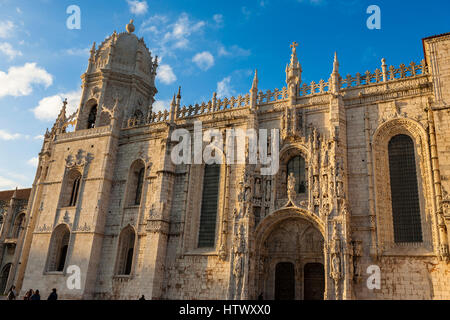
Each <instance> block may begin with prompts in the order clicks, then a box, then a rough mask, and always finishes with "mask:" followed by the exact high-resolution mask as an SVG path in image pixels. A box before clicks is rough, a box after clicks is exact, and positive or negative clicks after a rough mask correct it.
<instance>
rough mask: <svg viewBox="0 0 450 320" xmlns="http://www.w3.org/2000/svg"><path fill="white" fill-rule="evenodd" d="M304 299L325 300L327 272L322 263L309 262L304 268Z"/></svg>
mask: <svg viewBox="0 0 450 320" xmlns="http://www.w3.org/2000/svg"><path fill="white" fill-rule="evenodd" d="M303 279H304V294H303V299H304V300H323V296H324V291H325V272H324V267H323V264H321V263H307V264H306V265H305V268H304V277H303Z"/></svg>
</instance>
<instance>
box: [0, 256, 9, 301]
mask: <svg viewBox="0 0 450 320" xmlns="http://www.w3.org/2000/svg"><path fill="white" fill-rule="evenodd" d="M10 270H11V263H8V264H6V265H5V266H4V267H3V269H2V273H1V274H0V294H6V293H7V292H6V289H7V288H6V284H7V282H8V277H9V271H10ZM8 290H9V288H8Z"/></svg>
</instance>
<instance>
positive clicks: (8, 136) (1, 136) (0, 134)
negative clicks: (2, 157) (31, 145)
mask: <svg viewBox="0 0 450 320" xmlns="http://www.w3.org/2000/svg"><path fill="white" fill-rule="evenodd" d="M22 137H23V135H21V134H20V133H9V132H8V131H5V130H2V129H0V140H6V141H11V140H17V139H20V138H22Z"/></svg>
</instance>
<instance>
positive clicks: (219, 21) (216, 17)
mask: <svg viewBox="0 0 450 320" xmlns="http://www.w3.org/2000/svg"><path fill="white" fill-rule="evenodd" d="M213 19H214V21H215V22H216V24H217V26H218V27H222V26H223V15H221V14H215V15H213Z"/></svg>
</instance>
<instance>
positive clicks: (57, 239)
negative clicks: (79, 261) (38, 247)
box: [47, 224, 70, 272]
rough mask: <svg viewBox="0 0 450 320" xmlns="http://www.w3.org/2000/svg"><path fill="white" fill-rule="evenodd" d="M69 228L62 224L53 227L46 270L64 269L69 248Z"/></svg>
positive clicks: (60, 270) (58, 270)
mask: <svg viewBox="0 0 450 320" xmlns="http://www.w3.org/2000/svg"><path fill="white" fill-rule="evenodd" d="M69 239H70V230H69V228H68V227H67V225H65V224H62V225H59V226H58V227H56V228H55V230H54V231H53V235H52V240H51V242H50V250H49V256H48V264H47V271H50V272H52V271H57V272H62V271H64V266H65V264H66V258H67V251H68V248H69Z"/></svg>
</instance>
